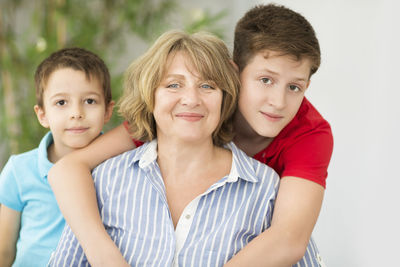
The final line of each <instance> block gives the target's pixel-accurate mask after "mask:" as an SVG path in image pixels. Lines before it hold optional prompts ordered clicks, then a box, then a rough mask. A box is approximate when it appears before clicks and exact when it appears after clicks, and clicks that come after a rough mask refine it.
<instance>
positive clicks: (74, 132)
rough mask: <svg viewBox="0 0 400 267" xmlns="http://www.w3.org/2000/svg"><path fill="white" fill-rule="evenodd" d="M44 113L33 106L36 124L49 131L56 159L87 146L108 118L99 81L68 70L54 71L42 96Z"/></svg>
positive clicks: (108, 113)
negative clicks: (37, 120)
mask: <svg viewBox="0 0 400 267" xmlns="http://www.w3.org/2000/svg"><path fill="white" fill-rule="evenodd" d="M43 105H44V110H42V109H40V108H38V107H37V106H35V111H36V113H37V115H38V119H39V122H40V123H41V124H42V126H44V127H46V128H50V130H51V132H52V133H53V138H54V148H55V150H56V154H57V156H58V157H61V156H64V155H65V154H67V153H69V152H71V151H72V150H75V149H78V148H82V147H85V146H87V145H88V144H89V143H90V142H91V141H92V140H93V139H95V138H96V137H97V136H98V135H99V134H100V132H101V130H102V128H103V125H104V123H105V122H107V121H108V120H109V118H110V116H111V112H112V104H111V107H107V109H106V104H105V100H104V94H103V90H102V87H101V85H100V82H99V81H98V80H97V79H95V78H92V79H90V81H89V80H87V79H86V76H85V73H84V72H82V71H76V70H73V69H71V68H62V69H58V70H56V71H54V72H53V73H52V74H51V75H50V77H49V79H48V82H47V84H46V88H45V91H44V94H43Z"/></svg>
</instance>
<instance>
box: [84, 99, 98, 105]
mask: <svg viewBox="0 0 400 267" xmlns="http://www.w3.org/2000/svg"><path fill="white" fill-rule="evenodd" d="M85 102H86V103H87V104H89V105H92V104H96V100H94V99H92V98H89V99H86V100H85Z"/></svg>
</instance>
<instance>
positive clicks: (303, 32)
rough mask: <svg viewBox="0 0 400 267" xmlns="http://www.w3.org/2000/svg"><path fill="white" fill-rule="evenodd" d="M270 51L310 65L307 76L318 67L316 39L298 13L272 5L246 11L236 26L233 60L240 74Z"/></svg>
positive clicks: (311, 29) (309, 26) (310, 27)
mask: <svg viewBox="0 0 400 267" xmlns="http://www.w3.org/2000/svg"><path fill="white" fill-rule="evenodd" d="M264 50H271V51H276V52H279V53H282V55H289V56H293V57H295V59H296V60H302V59H304V58H307V59H309V60H310V61H311V70H310V76H311V75H312V74H314V73H315V72H316V71H317V70H318V67H319V65H320V63H321V52H320V48H319V43H318V39H317V37H316V36H315V32H314V29H313V27H312V26H311V24H310V23H309V22H308V21H307V20H306V19H305V18H304V17H303V16H302V15H300V14H299V13H297V12H295V11H293V10H291V9H288V8H286V7H284V6H278V5H274V4H268V5H258V6H255V7H254V8H252V9H250V10H249V11H248V12H247V13H246V14H245V15H244V16H243V17H242V18H241V19H240V20H239V22H238V23H237V24H236V28H235V40H234V51H233V60H234V61H235V63H236V64H237V65H238V67H239V70H240V71H242V70H243V69H244V68H245V67H246V65H247V64H248V63H249V62H250V60H251V59H252V58H253V56H254V55H256V54H257V53H258V52H261V51H264Z"/></svg>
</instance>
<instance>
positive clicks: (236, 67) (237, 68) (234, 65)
mask: <svg viewBox="0 0 400 267" xmlns="http://www.w3.org/2000/svg"><path fill="white" fill-rule="evenodd" d="M230 61H231V64H232V66H233V67H234V68H235V70H236V71H239V67H238V65H237V64H236V63H235V61H233V60H232V59H231V60H230Z"/></svg>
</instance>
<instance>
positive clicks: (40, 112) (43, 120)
mask: <svg viewBox="0 0 400 267" xmlns="http://www.w3.org/2000/svg"><path fill="white" fill-rule="evenodd" d="M33 110H34V111H35V113H36V117H37V118H38V121H39V123H40V125H42V126H43V127H44V128H49V127H50V125H49V121H48V120H47V117H46V112H45V111H44V109H43V108H41V107H39V106H38V105H35V106H34V107H33Z"/></svg>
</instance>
